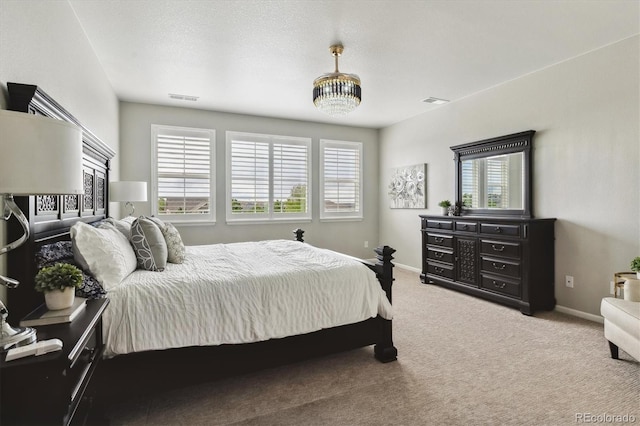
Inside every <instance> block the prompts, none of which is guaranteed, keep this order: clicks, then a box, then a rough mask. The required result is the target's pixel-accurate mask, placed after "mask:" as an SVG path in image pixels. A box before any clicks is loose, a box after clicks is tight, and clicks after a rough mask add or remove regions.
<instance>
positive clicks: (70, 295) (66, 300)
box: [44, 287, 76, 311]
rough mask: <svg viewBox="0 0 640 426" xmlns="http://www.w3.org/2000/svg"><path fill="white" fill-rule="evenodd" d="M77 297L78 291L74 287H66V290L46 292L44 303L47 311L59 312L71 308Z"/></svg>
mask: <svg viewBox="0 0 640 426" xmlns="http://www.w3.org/2000/svg"><path fill="white" fill-rule="evenodd" d="M75 296H76V289H75V288H74V287H65V288H64V290H53V291H45V292H44V302H45V303H46V304H47V309H49V310H50V311H57V310H60V309H67V308H70V307H71V306H72V305H73V300H74V299H75Z"/></svg>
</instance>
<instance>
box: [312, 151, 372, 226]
mask: <svg viewBox="0 0 640 426" xmlns="http://www.w3.org/2000/svg"><path fill="white" fill-rule="evenodd" d="M320 156H321V165H320V174H321V178H320V184H321V196H322V200H321V206H320V207H321V208H320V218H321V219H339V218H362V195H363V190H362V185H363V182H362V144H361V143H359V142H343V141H329V140H321V141H320Z"/></svg>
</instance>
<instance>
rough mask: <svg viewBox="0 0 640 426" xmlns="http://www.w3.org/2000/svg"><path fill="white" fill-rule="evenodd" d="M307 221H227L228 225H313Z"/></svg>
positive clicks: (309, 220)
mask: <svg viewBox="0 0 640 426" xmlns="http://www.w3.org/2000/svg"><path fill="white" fill-rule="evenodd" d="M311 222H312V220H311V219H309V218H307V219H227V225H271V224H279V223H311Z"/></svg>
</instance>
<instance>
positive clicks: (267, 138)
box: [225, 130, 313, 224]
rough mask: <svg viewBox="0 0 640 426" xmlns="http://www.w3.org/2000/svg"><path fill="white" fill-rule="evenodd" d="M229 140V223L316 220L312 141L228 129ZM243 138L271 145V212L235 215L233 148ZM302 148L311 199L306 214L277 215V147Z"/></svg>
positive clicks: (307, 202) (227, 152)
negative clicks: (305, 158)
mask: <svg viewBox="0 0 640 426" xmlns="http://www.w3.org/2000/svg"><path fill="white" fill-rule="evenodd" d="M225 139H226V145H225V148H226V154H225V157H226V160H225V177H226V192H225V203H226V208H225V210H226V222H227V224H243V223H246V224H265V223H286V222H290V223H305V222H311V220H312V218H313V202H312V200H313V161H312V156H313V146H312V139H311V138H309V137H302V136H283V135H269V134H262V133H250V132H240V131H231V130H228V131H226V132H225ZM238 139H242V140H243V141H244V142H255V143H265V144H268V152H269V155H268V176H269V177H268V200H267V204H268V211H267V212H265V213H247V214H243V215H238V214H237V213H233V197H232V184H233V179H232V173H233V169H232V145H233V142H234V140H238ZM280 143H281V144H287V145H300V146H305V147H306V152H307V161H306V179H307V199H306V207H307V208H306V212H301V213H283V212H280V213H278V212H275V211H274V209H273V206H274V204H275V201H276V197H275V196H274V145H276V144H280Z"/></svg>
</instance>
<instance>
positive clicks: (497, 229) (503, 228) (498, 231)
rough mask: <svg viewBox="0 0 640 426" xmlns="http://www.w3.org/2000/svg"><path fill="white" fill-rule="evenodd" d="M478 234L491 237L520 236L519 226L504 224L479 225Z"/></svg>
mask: <svg viewBox="0 0 640 426" xmlns="http://www.w3.org/2000/svg"><path fill="white" fill-rule="evenodd" d="M480 232H481V233H483V234H491V235H509V236H512V237H519V236H520V225H505V224H504V223H481V224H480Z"/></svg>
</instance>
